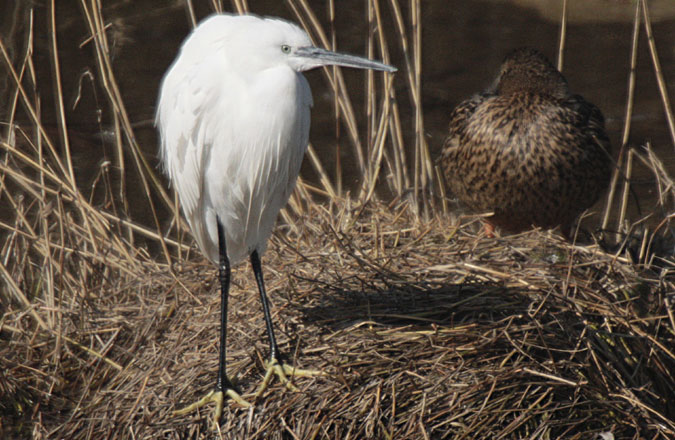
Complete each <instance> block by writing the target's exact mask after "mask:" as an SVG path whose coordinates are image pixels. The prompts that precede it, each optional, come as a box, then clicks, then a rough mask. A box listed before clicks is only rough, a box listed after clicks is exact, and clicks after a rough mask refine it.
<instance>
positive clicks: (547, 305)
mask: <svg viewBox="0 0 675 440" xmlns="http://www.w3.org/2000/svg"><path fill="white" fill-rule="evenodd" d="M309 214H310V213H308V215H307V217H306V218H305V219H304V220H303V221H300V222H296V223H295V224H293V226H292V227H291V228H288V230H285V231H280V232H279V233H278V234H277V236H276V237H275V238H274V239H273V240H272V244H271V249H270V250H269V251H268V252H267V253H266V255H265V257H264V263H265V275H266V277H267V283H268V286H269V290H270V296H271V298H272V303H273V311H274V320H275V323H276V325H277V329H278V333H279V339H280V345H281V347H282V350H283V351H284V353H285V354H286V355H287V356H288V358H289V360H290V361H292V362H293V363H294V364H296V365H298V366H299V367H302V368H318V369H321V370H323V371H324V372H326V373H327V376H325V377H320V378H316V379H304V378H303V379H297V380H296V381H295V383H296V385H297V386H298V387H299V388H300V391H299V392H290V391H287V390H286V389H285V387H283V386H282V385H280V384H279V383H278V382H275V383H274V384H273V386H271V387H270V388H269V389H268V391H267V392H265V394H264V395H263V396H262V397H260V398H259V399H257V400H256V401H255V405H254V407H253V408H252V409H250V410H247V409H242V408H239V407H237V406H236V405H228V406H227V407H226V410H225V414H224V417H223V424H222V426H221V432H220V433H219V435H222V437H223V438H317V439H318V438H331V439H333V438H334V439H338V438H339V439H343V438H396V439H401V438H410V439H418V438H513V439H516V438H518V439H520V438H584V439H586V438H593V435H595V434H597V433H599V432H612V433H614V435H615V436H616V438H664V439H665V438H672V436H673V435H675V422H674V421H673V420H674V419H675V408H674V407H673V399H672V396H673V395H675V386H674V384H675V378H674V377H673V374H674V372H675V355H674V353H673V347H675V321H674V320H673V315H672V302H673V301H674V300H675V298H674V297H673V292H675V286H674V285H673V281H674V279H673V276H672V270H673V266H672V262H669V263H666V264H667V265H669V267H668V268H666V269H660V270H641V269H640V268H638V267H636V266H635V265H633V264H631V263H630V262H628V261H626V260H625V259H624V258H623V257H622V256H616V255H611V254H608V253H606V252H604V251H603V250H601V249H600V248H599V247H598V246H596V245H587V246H573V245H570V244H568V243H566V242H564V241H563V240H562V239H560V238H559V237H558V236H556V235H554V234H551V233H543V232H536V231H535V232H531V233H527V234H522V235H519V236H512V237H502V238H495V239H488V238H485V237H483V236H481V235H476V234H475V233H473V232H471V231H472V230H473V229H474V228H472V227H471V225H464V226H462V227H459V228H456V227H455V226H452V225H451V224H449V223H448V222H444V221H442V220H433V221H429V222H420V221H419V220H417V219H416V217H415V216H413V215H411V214H410V212H409V211H408V209H406V208H393V209H392V208H389V207H385V206H379V205H375V206H373V207H371V208H368V209H366V210H364V211H362V212H361V214H360V215H359V216H358V217H357V214H358V213H357V212H356V211H355V210H350V209H348V207H347V205H346V204H343V205H342V206H339V207H335V206H334V207H333V212H328V211H327V210H326V209H325V208H322V207H320V206H318V205H317V206H316V207H314V208H312V209H311V215H309ZM215 275H216V274H215V270H214V268H213V267H211V265H210V264H207V263H206V262H205V261H204V260H203V259H202V258H201V257H195V258H190V259H188V260H186V261H184V262H182V263H181V266H180V267H179V268H178V270H177V272H176V276H175V277H174V276H173V275H171V274H170V273H169V272H168V270H166V269H164V270H161V269H155V270H153V271H152V272H148V273H147V274H146V276H138V277H124V278H117V279H109V280H108V281H105V283H106V284H107V287H106V289H105V290H104V291H105V293H106V294H105V295H101V294H97V293H95V291H94V290H92V292H90V293H89V294H88V295H86V297H84V298H82V301H81V302H80V303H73V304H72V305H71V306H70V307H69V306H68V305H65V304H62V305H61V308H62V309H66V310H62V313H61V315H62V320H61V323H60V330H59V332H58V333H57V334H49V333H47V332H40V331H36V329H35V326H34V323H33V322H32V321H31V320H30V319H29V318H28V317H27V316H26V312H25V311H22V310H19V309H14V308H13V310H11V311H9V312H6V313H5V319H4V323H3V334H5V335H6V336H7V335H11V337H9V338H5V343H4V344H3V345H2V349H0V360H2V363H3V368H2V371H3V376H4V377H3V379H4V386H3V390H2V392H3V396H2V400H1V401H2V404H0V405H2V408H3V412H4V414H5V417H3V420H5V421H4V422H3V423H4V426H5V429H6V431H5V433H6V434H9V435H10V436H11V435H12V434H19V433H22V434H28V433H29V432H32V434H33V436H34V437H36V438H82V439H84V438H156V437H163V438H164V437H166V438H197V437H200V438H201V437H203V438H211V437H212V436H214V435H216V434H214V433H213V432H212V431H210V423H209V420H208V418H209V417H210V412H208V411H203V412H202V413H201V414H198V413H194V414H192V415H189V416H185V417H181V418H175V417H172V416H171V411H172V410H174V409H176V408H177V407H181V406H182V405H183V404H184V403H186V402H190V401H192V400H193V399H196V398H198V397H199V396H200V395H201V394H203V393H204V392H206V391H208V390H209V389H210V387H211V386H212V385H213V381H214V374H215V372H216V369H217V347H218V332H217V323H218V313H219V295H218V294H217V291H216V283H215V282H214V281H215ZM232 290H233V291H232V299H231V301H230V305H231V306H230V307H231V309H230V326H229V335H230V338H229V341H228V348H229V361H230V373H231V375H232V377H233V378H235V380H236V381H237V383H238V385H239V387H240V388H241V390H242V391H243V392H244V393H251V392H254V391H255V389H256V387H257V385H258V384H259V383H260V381H261V380H262V372H263V369H262V360H263V359H264V357H265V355H266V351H267V346H266V337H265V326H264V322H263V319H262V313H260V306H259V301H258V298H257V292H256V289H255V285H254V283H253V280H252V276H251V273H250V269H249V268H248V267H247V266H245V265H242V266H240V267H239V268H238V269H237V270H235V271H234V287H233V289H232ZM100 292H101V291H99V293H100ZM36 306H37V307H38V308H39V310H40V313H44V311H45V305H44V304H39V303H38V304H36ZM71 340H72V341H74V342H72V343H71V342H70V341H71ZM75 343H77V344H80V345H75ZM83 347H86V348H87V350H91V351H87V350H84V349H83ZM93 352H96V353H98V354H100V355H102V356H103V357H104V359H101V358H99V357H98V356H96V355H94V354H93ZM30 421H32V422H30ZM21 423H23V425H22V424H21ZM216 436H217V435H216Z"/></svg>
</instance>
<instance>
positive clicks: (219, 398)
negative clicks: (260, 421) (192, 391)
mask: <svg viewBox="0 0 675 440" xmlns="http://www.w3.org/2000/svg"><path fill="white" fill-rule="evenodd" d="M226 394H227V397H229V398H230V399H232V400H234V401H235V402H237V403H238V404H239V405H241V406H243V407H244V408H249V407H250V406H251V404H250V403H248V402H247V401H246V400H244V398H242V397H241V396H240V395H239V394H238V393H237V392H236V391H234V390H233V389H230V388H228V389H226V390H225V392H223V391H211V392H210V393H209V394H207V395H206V396H204V397H202V398H201V400H199V401H198V402H195V403H193V404H192V405H189V406H186V407H185V408H183V409H179V410H176V411H174V412H173V415H174V416H184V415H185V414H188V413H191V412H192V411H194V410H196V409H199V408H201V407H202V406H204V405H206V404H207V403H211V402H215V404H216V409H215V410H214V411H213V429H214V430H217V429H218V424H219V423H220V417H221V416H222V415H223V403H224V400H225V395H226Z"/></svg>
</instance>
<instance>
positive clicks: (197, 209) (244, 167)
mask: <svg viewBox="0 0 675 440" xmlns="http://www.w3.org/2000/svg"><path fill="white" fill-rule="evenodd" d="M270 30H273V32H271V31H270ZM251 35H255V36H256V38H251ZM282 45H288V46H291V47H304V46H311V42H310V40H309V38H308V37H307V34H306V33H305V32H304V31H302V30H301V29H299V28H298V27H296V26H294V25H292V24H290V23H288V22H284V21H281V20H275V19H262V18H258V17H254V16H230V15H216V16H213V17H211V18H209V19H208V20H206V21H205V22H204V23H202V24H201V25H200V26H199V27H198V28H197V29H196V30H195V31H194V32H193V33H192V34H191V35H190V37H189V38H188V39H187V40H186V41H185V43H184V44H183V46H182V48H181V52H180V55H179V56H178V58H177V59H176V61H175V62H174V64H173V65H172V66H171V68H170V69H169V71H168V72H167V74H166V76H165V78H164V81H163V83H162V87H161V92H160V101H159V106H158V110H157V124H158V126H159V130H160V134H161V158H162V162H163V164H164V166H165V167H166V171H167V172H168V174H169V177H170V179H171V182H172V184H173V185H174V187H175V188H176V191H177V192H178V195H179V198H180V202H181V206H182V208H183V212H184V214H185V217H186V218H187V220H188V223H189V224H190V228H191V229H192V233H193V235H194V237H195V239H196V240H197V243H198V244H199V247H200V249H201V250H202V252H203V253H204V255H206V256H207V257H208V258H209V259H211V260H212V261H214V262H216V261H218V231H217V228H216V215H218V216H219V218H220V220H221V222H222V223H223V226H224V229H225V233H226V242H227V252H228V257H229V259H230V261H231V262H232V263H236V262H238V261H240V260H242V259H243V258H245V257H247V256H249V255H250V254H251V252H253V250H257V251H258V253H259V254H262V253H263V251H264V250H265V247H266V243H267V238H268V237H269V235H270V233H271V232H272V228H273V226H274V222H275V220H276V217H277V214H278V212H279V210H280V209H281V208H282V207H283V206H284V205H285V203H286V201H287V200H288V197H289V195H290V193H291V191H292V189H293V185H294V184H295V180H296V178H297V175H298V172H299V171H300V164H301V163H302V158H303V155H304V153H305V150H306V148H307V141H308V136H309V112H310V107H311V106H312V92H311V91H310V89H309V84H308V83H307V80H306V79H305V78H304V77H303V76H302V74H300V73H299V72H298V71H296V70H295V69H294V68H293V67H294V66H293V65H292V63H289V62H288V55H287V54H284V53H283V52H282V51H281V49H280V48H281V46H282ZM247 54H265V56H264V57H263V56H260V57H259V56H255V57H253V56H251V55H248V56H247Z"/></svg>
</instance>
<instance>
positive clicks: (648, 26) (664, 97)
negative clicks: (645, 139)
mask: <svg viewBox="0 0 675 440" xmlns="http://www.w3.org/2000/svg"><path fill="white" fill-rule="evenodd" d="M640 3H641V4H642V14H643V17H644V20H645V32H646V33H647V43H648V45H649V53H650V55H651V57H652V64H653V65H654V75H655V76H656V83H657V84H658V86H659V93H660V95H661V102H662V103H663V111H664V112H665V114H666V120H667V121H668V129H669V131H670V138H671V140H672V141H673V150H674V151H675V116H673V108H672V107H671V105H670V98H669V97H668V87H667V86H666V81H665V79H664V78H663V69H662V68H661V62H660V61H659V55H658V53H657V51H656V42H655V41H654V33H653V31H652V21H651V18H650V16H649V7H648V6H647V1H646V0H640Z"/></svg>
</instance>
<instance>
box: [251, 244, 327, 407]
mask: <svg viewBox="0 0 675 440" xmlns="http://www.w3.org/2000/svg"><path fill="white" fill-rule="evenodd" d="M251 267H252V268H253V273H254V274H255V280H256V282H257V283H258V291H259V292H260V301H261V302H262V307H263V313H264V314H265V325H266V326H267V336H268V337H269V341H270V357H269V361H268V362H267V365H266V367H267V371H266V372H265V378H264V379H263V381H262V383H261V384H260V387H259V388H258V391H257V392H256V394H255V395H256V397H257V396H260V395H261V394H262V393H263V391H265V388H267V385H268V384H269V382H270V380H271V379H272V374H276V375H277V376H278V377H279V379H280V380H281V382H282V383H283V384H284V385H286V388H288V389H289V390H291V391H297V388H295V386H294V385H293V384H292V383H291V381H290V380H288V376H303V377H312V376H322V375H323V374H324V373H323V372H321V371H314V370H301V369H299V368H295V367H292V366H289V365H286V364H283V363H282V362H283V361H282V359H281V353H280V352H279V347H278V346H277V340H276V338H275V337H274V326H273V325H272V317H271V315H270V306H269V302H268V301H267V292H266V291H265V282H264V281H263V275H262V266H261V264H260V255H258V251H253V252H252V253H251Z"/></svg>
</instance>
